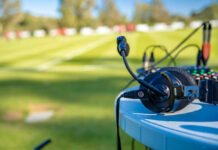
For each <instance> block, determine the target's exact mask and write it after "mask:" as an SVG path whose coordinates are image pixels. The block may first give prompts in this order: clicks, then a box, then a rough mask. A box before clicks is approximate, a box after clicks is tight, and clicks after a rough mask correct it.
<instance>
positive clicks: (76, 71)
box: [0, 0, 218, 150]
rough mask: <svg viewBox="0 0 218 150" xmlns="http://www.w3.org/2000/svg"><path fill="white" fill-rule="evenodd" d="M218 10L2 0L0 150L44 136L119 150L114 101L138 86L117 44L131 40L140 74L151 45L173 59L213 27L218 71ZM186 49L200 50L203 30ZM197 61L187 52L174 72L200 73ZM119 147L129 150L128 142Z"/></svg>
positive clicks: (79, 147) (216, 0)
mask: <svg viewBox="0 0 218 150" xmlns="http://www.w3.org/2000/svg"><path fill="white" fill-rule="evenodd" d="M217 10H218V0H198V1H196V0H183V1H174V0H128V1H127V0H116V1H115V0H49V1H45V0H0V101H1V105H0V139H1V140H0V149H4V150H11V149H13V150H14V149H20V150H21V149H22V150H29V149H33V147H34V146H36V145H38V144H39V143H40V142H42V141H43V140H45V139H47V138H51V139H52V143H51V144H49V145H48V146H47V147H46V148H45V149H53V150H61V149H66V150H68V149H69V150H70V149H75V150H84V149H89V150H96V149H97V150H107V149H108V150H109V149H110V150H111V149H115V148H116V139H115V133H116V131H115V118H114V99H115V97H116V96H117V94H118V93H119V92H120V91H121V90H122V88H123V87H124V86H125V85H126V84H127V83H128V82H129V80H131V79H132V78H131V77H130V75H129V74H128V72H127V71H126V69H125V67H124V65H123V62H122V60H121V58H120V57H119V56H118V54H117V51H116V37H117V36H119V35H125V36H126V37H127V40H128V42H129V44H130V56H129V57H128V60H129V63H130V65H131V67H132V68H133V69H134V70H136V69H137V68H139V67H142V55H143V52H144V50H145V48H146V47H147V46H148V45H151V44H160V45H164V46H166V48H167V49H168V50H169V51H170V50H172V49H173V48H174V47H175V46H176V45H177V44H178V43H179V42H180V41H181V40H183V39H184V38H185V37H186V36H187V35H188V34H189V33H190V32H192V31H193V30H194V29H195V28H197V27H198V26H200V25H201V23H202V22H203V21H211V24H212V27H213V29H212V38H211V55H210V60H209V62H208V66H209V67H211V68H212V69H214V70H215V71H218V60H217V57H218V51H217V50H218V36H217V35H218V11H217ZM190 43H194V44H197V45H198V46H199V47H201V45H202V30H201V29H200V30H199V31H198V32H197V33H196V34H195V35H194V36H193V37H191V38H190V39H189V40H188V41H187V42H186V44H190ZM196 55H197V49H196V48H194V47H190V48H188V49H187V50H185V51H184V52H183V53H182V54H180V55H179V57H178V58H177V59H176V62H177V65H195V64H196ZM148 56H149V53H148ZM154 56H155V61H157V60H159V59H160V58H161V57H163V56H164V52H161V51H160V52H159V53H155V54H154ZM168 62H169V59H167V60H166V61H164V62H163V63H162V64H160V65H159V67H161V66H166V64H167V63H168ZM122 139H123V140H122V144H123V145H124V149H130V144H131V138H130V137H128V136H127V135H125V133H122ZM136 146H137V148H138V149H140V148H144V147H143V146H142V145H141V144H139V143H137V144H136Z"/></svg>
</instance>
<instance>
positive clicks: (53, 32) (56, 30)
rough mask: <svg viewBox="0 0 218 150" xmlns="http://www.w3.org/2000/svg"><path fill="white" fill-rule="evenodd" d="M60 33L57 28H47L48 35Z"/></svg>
mask: <svg viewBox="0 0 218 150" xmlns="http://www.w3.org/2000/svg"><path fill="white" fill-rule="evenodd" d="M59 34H60V31H59V30H58V29H51V30H49V35H50V36H58V35H59Z"/></svg>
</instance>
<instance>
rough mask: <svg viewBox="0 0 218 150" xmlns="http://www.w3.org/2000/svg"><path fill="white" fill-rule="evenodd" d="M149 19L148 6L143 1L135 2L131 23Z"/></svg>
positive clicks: (143, 21) (145, 21)
mask: <svg viewBox="0 0 218 150" xmlns="http://www.w3.org/2000/svg"><path fill="white" fill-rule="evenodd" d="M148 21H149V6H148V5H147V4H145V3H140V2H138V1H137V2H136V4H135V12H134V17H133V23H136V24H137V23H147V22H148Z"/></svg>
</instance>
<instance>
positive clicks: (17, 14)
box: [0, 0, 218, 33]
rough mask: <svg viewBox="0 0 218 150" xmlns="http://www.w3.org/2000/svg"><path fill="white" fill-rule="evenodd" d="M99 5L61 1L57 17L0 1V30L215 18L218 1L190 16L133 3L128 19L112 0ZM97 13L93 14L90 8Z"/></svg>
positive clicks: (156, 0)
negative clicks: (30, 12) (132, 9)
mask: <svg viewBox="0 0 218 150" xmlns="http://www.w3.org/2000/svg"><path fill="white" fill-rule="evenodd" d="M102 2H103V4H102V5H101V7H100V8H98V7H96V1H95V0H60V9H59V12H60V13H61V17H60V18H49V17H37V16H33V15H31V14H29V13H23V12H22V11H21V2H20V0H0V33H1V32H5V31H10V30H30V31H32V30H35V29H44V30H49V29H53V28H60V27H74V28H77V29H80V28H82V27H85V26H90V27H93V28H95V27H97V26H100V25H106V26H109V27H112V26H114V25H118V24H129V23H133V24H139V23H146V24H149V25H152V24H154V23H156V22H165V23H167V24H169V23H171V22H173V21H183V22H185V23H187V24H188V23H189V22H190V21H192V20H204V21H206V20H212V19H218V11H217V10H218V3H212V4H211V6H208V7H206V8H205V9H203V10H202V11H200V12H193V13H192V14H191V16H189V17H184V16H180V15H171V14H170V13H169V12H168V11H167V10H166V8H165V7H164V5H163V3H162V1H161V0H153V1H152V3H151V4H146V3H143V2H139V1H136V2H135V10H134V15H133V18H132V19H131V20H127V18H126V16H125V15H123V14H121V13H120V11H119V10H118V8H117V6H116V5H115V2H114V0H103V1H102ZM94 9H95V10H97V11H98V16H97V17H93V16H92V12H93V10H94Z"/></svg>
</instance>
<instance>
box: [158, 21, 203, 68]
mask: <svg viewBox="0 0 218 150" xmlns="http://www.w3.org/2000/svg"><path fill="white" fill-rule="evenodd" d="M203 24H204V23H202V24H201V25H200V26H199V27H198V28H196V29H195V30H194V31H192V32H191V33H190V34H189V35H188V36H187V37H186V38H185V39H184V40H183V41H182V42H180V43H179V44H178V45H177V46H176V47H175V48H174V49H173V50H171V51H170V52H169V53H168V54H167V55H166V56H165V57H164V58H162V59H161V60H159V61H158V62H157V63H156V64H154V66H157V65H158V64H160V63H161V62H162V61H164V60H166V59H167V58H168V57H169V56H170V55H172V54H173V53H174V52H175V51H176V50H177V49H178V48H179V47H180V46H181V45H182V44H183V43H185V42H186V41H187V40H188V39H189V38H190V37H191V36H192V35H193V34H195V33H196V32H197V31H198V30H199V29H200V28H201V26H202V25H203Z"/></svg>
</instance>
